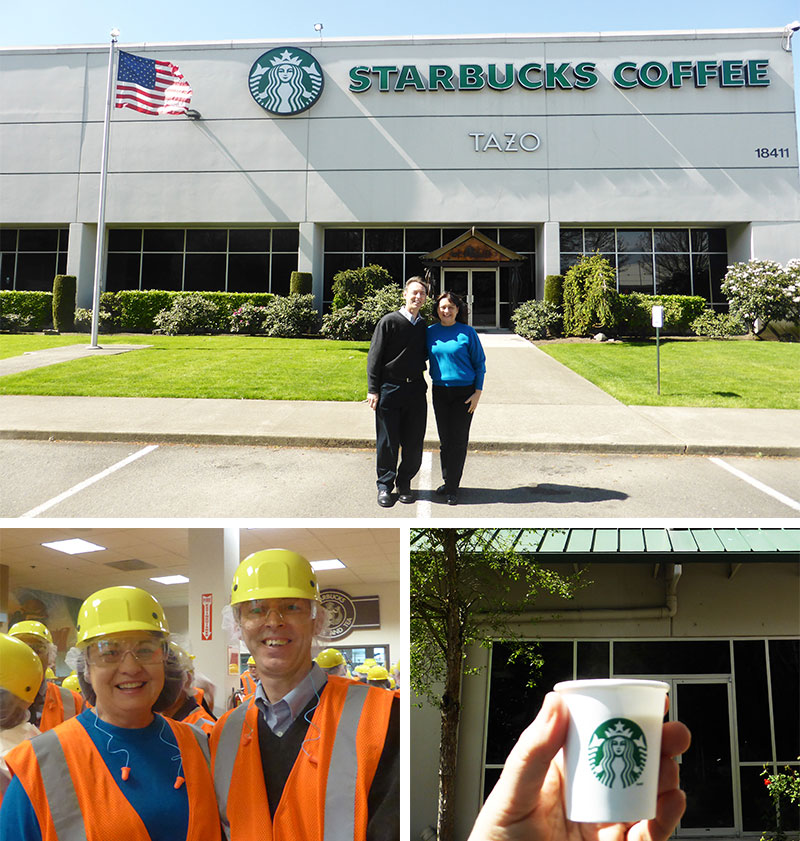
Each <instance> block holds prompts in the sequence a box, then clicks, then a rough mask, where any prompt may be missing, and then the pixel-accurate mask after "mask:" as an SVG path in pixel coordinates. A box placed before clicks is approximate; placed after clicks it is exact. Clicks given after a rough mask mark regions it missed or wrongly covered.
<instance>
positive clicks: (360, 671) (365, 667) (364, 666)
mask: <svg viewBox="0 0 800 841" xmlns="http://www.w3.org/2000/svg"><path fill="white" fill-rule="evenodd" d="M369 670H370V666H368V665H367V664H366V663H362V664H361V665H360V666H356V667H355V669H353V671H354V672H355V673H356V674H359V675H365V674H367V673H368V672H369Z"/></svg>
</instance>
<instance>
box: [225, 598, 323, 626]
mask: <svg viewBox="0 0 800 841" xmlns="http://www.w3.org/2000/svg"><path fill="white" fill-rule="evenodd" d="M312 608H314V609H312ZM315 608H316V605H314V603H313V602H312V601H310V600H309V599H253V600H252V601H249V602H242V604H241V609H240V610H241V612H240V614H239V615H240V618H241V621H242V624H245V625H258V624H262V623H265V622H267V621H268V620H270V619H271V618H272V617H277V618H278V619H279V620H280V621H281V623H286V622H295V621H297V620H298V619H308V617H309V616H311V617H312V618H313V616H314V615H315V614H316V609H315ZM273 621H274V619H273Z"/></svg>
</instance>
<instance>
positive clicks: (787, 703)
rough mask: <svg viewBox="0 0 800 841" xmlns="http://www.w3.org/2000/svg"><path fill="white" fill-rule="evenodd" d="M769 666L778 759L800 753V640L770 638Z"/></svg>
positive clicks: (791, 760)
mask: <svg viewBox="0 0 800 841" xmlns="http://www.w3.org/2000/svg"><path fill="white" fill-rule="evenodd" d="M769 668H770V679H771V682H772V709H773V711H774V715H775V749H776V751H777V754H778V755H777V757H776V759H777V760H778V762H793V761H795V760H796V759H797V758H798V755H800V703H798V697H800V695H799V694H798V688H800V640H770V641H769Z"/></svg>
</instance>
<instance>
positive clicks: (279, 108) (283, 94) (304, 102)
mask: <svg viewBox="0 0 800 841" xmlns="http://www.w3.org/2000/svg"><path fill="white" fill-rule="evenodd" d="M249 81H250V93H251V94H252V95H253V99H255V101H256V102H257V103H258V104H259V105H260V106H261V107H262V108H263V109H264V110H265V111H268V112H269V113H270V114H278V115H279V116H288V115H291V114H300V113H301V112H303V111H305V110H307V109H308V108H310V107H311V106H312V105H313V104H314V103H315V102H316V101H317V100H318V99H319V97H320V94H321V93H322V86H323V78H322V68H321V67H320V66H319V62H318V61H317V60H316V59H315V58H314V56H313V55H311V53H307V52H306V51H305V50H301V49H298V48H297V47H276V48H275V49H274V50H270V51H269V52H267V53H264V55H262V56H261V57H260V58H259V59H258V60H257V61H256V63H255V64H254V65H253V66H252V67H251V68H250V80H249Z"/></svg>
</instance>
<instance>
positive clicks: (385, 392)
mask: <svg viewBox="0 0 800 841" xmlns="http://www.w3.org/2000/svg"><path fill="white" fill-rule="evenodd" d="M427 296H428V286H427V284H426V283H425V281H424V280H423V279H422V278H421V277H411V278H409V279H408V280H407V281H406V285H405V288H404V289H403V300H404V301H405V304H404V306H403V307H401V309H400V310H399V311H398V312H391V313H389V314H388V315H385V316H384V317H383V318H382V319H381V320H380V321H379V322H378V324H377V326H376V327H375V332H374V333H373V334H372V343H371V344H370V346H369V355H368V356H367V392H368V393H367V403H369V406H370V408H371V409H374V410H375V430H376V450H377V469H378V505H380V506H382V507H383V508H389V507H391V506H392V505H394V497H393V496H392V489H393V488H394V487H395V486H397V492H398V499H399V500H400V502H405V503H411V502H413V501H414V493H413V491H412V490H411V480H412V479H413V478H414V476H416V475H417V471H418V470H419V467H420V464H421V463H422V446H423V442H424V440H425V423H426V420H427V411H428V404H427V401H426V399H425V392H426V391H427V389H428V386H427V384H426V382H425V379H424V377H423V376H422V375H423V373H424V371H425V359H426V357H427V346H426V341H425V330H426V324H425V319H424V318H422V317H421V316H420V314H419V311H420V308H421V307H422V306H423V304H424V303H425V300H426V298H427ZM401 451H402V452H401ZM398 458H400V467H399V468H398V466H397V461H398Z"/></svg>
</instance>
